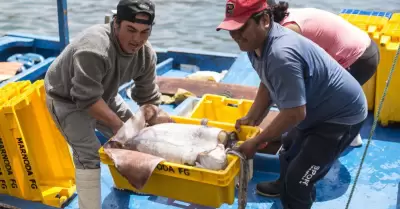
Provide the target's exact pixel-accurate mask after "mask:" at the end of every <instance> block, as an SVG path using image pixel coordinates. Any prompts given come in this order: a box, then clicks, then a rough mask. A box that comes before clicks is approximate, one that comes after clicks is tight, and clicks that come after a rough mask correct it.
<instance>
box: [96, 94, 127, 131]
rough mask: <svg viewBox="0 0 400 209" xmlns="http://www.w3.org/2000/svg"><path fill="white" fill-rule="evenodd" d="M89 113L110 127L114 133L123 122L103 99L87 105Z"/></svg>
mask: <svg viewBox="0 0 400 209" xmlns="http://www.w3.org/2000/svg"><path fill="white" fill-rule="evenodd" d="M89 114H90V115H91V116H92V117H94V118H95V119H96V120H98V121H101V122H102V123H103V124H104V125H106V126H107V127H109V128H111V130H112V131H113V133H114V134H115V133H116V132H117V131H118V130H119V129H120V128H121V127H122V125H123V124H124V122H123V121H122V120H121V119H120V118H119V117H118V116H117V114H115V113H114V111H112V110H111V109H110V108H109V107H108V105H107V104H106V103H105V102H104V100H103V99H99V100H98V101H97V102H96V103H94V104H93V105H92V106H90V107H89Z"/></svg>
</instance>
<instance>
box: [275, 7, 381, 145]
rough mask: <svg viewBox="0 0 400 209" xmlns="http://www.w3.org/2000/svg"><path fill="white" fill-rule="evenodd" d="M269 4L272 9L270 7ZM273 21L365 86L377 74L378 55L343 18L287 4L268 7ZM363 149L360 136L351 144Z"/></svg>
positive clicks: (363, 37) (355, 28) (369, 39)
mask: <svg viewBox="0 0 400 209" xmlns="http://www.w3.org/2000/svg"><path fill="white" fill-rule="evenodd" d="M271 4H272V5H271ZM270 6H271V11H272V15H273V17H274V21H275V22H277V23H279V24H280V25H282V26H284V27H286V28H289V29H291V30H293V31H295V32H297V33H299V34H301V35H303V36H304V37H306V38H308V39H310V40H312V41H313V42H314V43H316V44H318V45H319V46H320V47H321V48H323V49H324V50H325V51H326V52H327V53H328V54H329V55H331V56H332V57H333V58H334V59H335V60H336V61H337V62H338V63H339V64H340V65H342V66H343V68H345V69H347V70H348V71H349V73H350V74H351V75H352V76H353V77H354V78H355V79H356V80H357V81H358V83H360V85H361V86H362V85H364V84H365V83H366V82H367V81H368V80H369V79H370V78H371V77H372V76H373V75H374V74H375V72H376V70H377V68H378V64H379V59H380V54H379V49H378V46H377V45H376V43H375V42H374V41H373V40H372V39H371V38H370V37H369V36H368V34H367V33H366V32H364V31H362V30H361V29H359V28H357V27H356V26H354V25H352V24H351V23H349V22H348V21H346V20H345V19H343V18H342V17H340V16H338V15H336V14H333V13H331V12H328V11H324V10H320V9H316V8H296V9H288V8H289V3H288V2H285V1H280V2H279V3H278V4H275V1H271V3H270ZM350 145H351V146H359V145H362V140H361V136H360V134H358V135H357V137H356V138H355V139H354V140H353V142H352V143H351V144H350Z"/></svg>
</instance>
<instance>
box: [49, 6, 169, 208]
mask: <svg viewBox="0 0 400 209" xmlns="http://www.w3.org/2000/svg"><path fill="white" fill-rule="evenodd" d="M154 9H155V6H154V4H153V3H152V2H151V1H150V0H121V1H120V2H119V4H118V6H117V15H116V17H115V18H114V19H113V21H112V22H111V23H110V24H100V25H95V26H92V27H90V28H88V29H86V30H84V31H83V32H82V33H81V34H79V35H78V36H76V37H75V39H74V41H73V42H72V43H71V44H69V45H68V46H67V47H66V48H65V49H64V50H63V51H62V53H61V54H60V55H59V56H58V57H57V59H56V60H55V61H54V62H53V63H52V65H51V66H50V68H49V70H48V72H47V74H46V76H45V88H46V93H47V101H46V102H47V106H48V109H49V111H50V113H51V114H52V117H53V120H54V121H55V123H56V125H57V126H58V128H59V129H60V131H61V133H62V134H63V135H64V137H65V138H66V140H67V141H68V143H69V145H70V146H71V148H72V150H73V159H74V163H75V168H76V186H77V193H78V197H79V207H80V208H81V209H99V208H101V195H100V194H101V193H100V159H99V154H98V149H99V148H100V146H101V145H100V142H99V141H98V139H97V137H96V135H95V129H97V130H99V131H101V132H102V133H103V134H104V135H105V136H106V137H109V138H110V137H112V136H113V135H114V134H115V133H116V132H117V131H118V130H119V129H120V128H121V127H122V125H123V124H124V122H125V121H126V120H127V119H129V118H130V117H131V116H132V115H133V114H132V112H131V111H130V110H129V107H128V106H127V104H125V103H124V101H123V99H122V98H121V96H119V95H118V88H119V87H120V86H121V85H122V84H124V83H127V82H130V81H131V80H132V79H133V80H134V83H135V85H134V87H133V89H132V95H131V97H132V99H134V100H135V101H136V102H137V103H138V104H139V105H143V104H156V105H158V104H159V102H160V97H161V94H160V92H159V89H158V86H157V84H156V72H155V67H156V61H157V58H156V53H155V52H154V50H153V49H152V47H151V45H150V43H149V42H148V41H147V40H148V38H149V36H150V34H151V30H152V26H153V24H154V17H155V11H154Z"/></svg>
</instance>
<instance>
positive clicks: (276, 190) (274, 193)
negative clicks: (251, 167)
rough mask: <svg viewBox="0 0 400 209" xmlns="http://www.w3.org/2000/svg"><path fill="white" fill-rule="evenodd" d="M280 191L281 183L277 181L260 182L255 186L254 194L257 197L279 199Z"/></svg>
mask: <svg viewBox="0 0 400 209" xmlns="http://www.w3.org/2000/svg"><path fill="white" fill-rule="evenodd" d="M280 190H281V182H280V181H279V179H278V180H276V181H267V182H261V183H258V184H257V187H256V192H257V193H258V194H259V195H262V196H265V197H279V196H280Z"/></svg>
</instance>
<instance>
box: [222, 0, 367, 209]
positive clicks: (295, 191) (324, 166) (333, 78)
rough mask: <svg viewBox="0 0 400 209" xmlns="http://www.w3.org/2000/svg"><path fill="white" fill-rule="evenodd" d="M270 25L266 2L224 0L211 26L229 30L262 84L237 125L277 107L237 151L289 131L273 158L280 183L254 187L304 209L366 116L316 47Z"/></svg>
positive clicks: (353, 89)
mask: <svg viewBox="0 0 400 209" xmlns="http://www.w3.org/2000/svg"><path fill="white" fill-rule="evenodd" d="M272 20H273V16H272V14H271V11H270V9H269V6H268V4H267V2H266V1H265V0H228V1H227V3H226V16H225V19H224V21H223V22H222V23H221V24H220V25H219V26H218V28H217V30H220V29H224V30H228V31H229V33H230V35H231V37H232V38H233V39H234V40H235V41H236V42H237V44H238V45H239V48H240V49H241V50H242V51H246V52H247V54H248V57H249V60H250V62H251V63H252V66H253V67H254V69H255V70H256V72H257V73H258V75H259V77H260V79H261V83H260V86H259V89H258V92H257V96H256V98H255V101H254V103H253V105H252V107H251V109H250V111H249V112H248V113H247V115H246V116H245V117H244V118H241V119H239V120H238V121H237V123H236V127H237V128H239V127H240V125H257V124H256V122H257V121H260V117H262V116H264V115H265V114H264V113H265V112H267V111H268V109H269V107H270V105H271V104H272V103H275V104H276V105H277V107H278V108H279V110H280V112H279V114H278V115H277V116H276V118H275V119H274V120H273V121H272V122H271V123H270V124H269V126H268V127H266V128H265V129H264V130H263V131H262V133H260V135H258V136H257V137H255V138H253V139H251V140H248V141H246V142H244V143H243V144H242V145H241V146H240V147H239V151H241V152H242V153H244V154H245V155H246V156H247V157H248V158H252V157H253V156H254V154H255V152H256V150H257V147H258V146H259V145H260V144H263V143H265V142H269V141H272V140H274V139H275V138H277V137H280V136H281V135H282V134H283V133H285V132H286V131H289V133H288V134H287V138H288V139H290V140H284V150H283V152H281V153H280V155H279V159H280V162H281V171H280V177H279V179H278V180H276V181H274V182H262V183H259V184H258V185H257V188H256V189H257V192H258V193H259V194H261V195H264V196H280V198H281V201H282V204H283V206H284V208H286V209H289V208H290V209H309V208H311V206H312V204H313V202H314V200H315V187H314V184H315V183H316V182H317V181H318V180H320V179H322V178H323V177H324V176H325V175H326V174H327V173H328V171H329V169H330V167H331V165H332V163H333V162H334V161H335V160H337V159H338V157H339V156H340V154H341V153H342V152H343V150H344V149H345V148H346V147H348V146H349V145H350V143H351V142H352V140H353V139H354V137H355V136H356V135H357V134H358V133H359V131H360V129H361V127H362V124H363V122H364V120H365V118H366V117H367V103H366V97H365V95H364V92H363V90H362V88H361V86H360V84H359V83H358V82H357V81H356V80H355V79H354V78H353V76H351V75H350V74H349V73H348V72H347V71H346V70H344V69H343V67H342V66H341V65H340V64H339V63H337V62H336V61H335V60H334V59H333V58H332V57H331V56H330V55H329V54H327V53H326V52H325V51H324V50H323V49H322V48H320V47H319V46H318V45H316V44H315V43H313V42H312V41H310V40H309V39H307V38H305V37H303V36H300V35H299V34H297V33H296V32H294V31H292V30H290V29H287V28H284V27H282V26H280V25H279V24H277V23H274V21H272ZM285 141H289V142H293V143H292V144H291V145H290V146H288V145H287V144H285Z"/></svg>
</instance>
